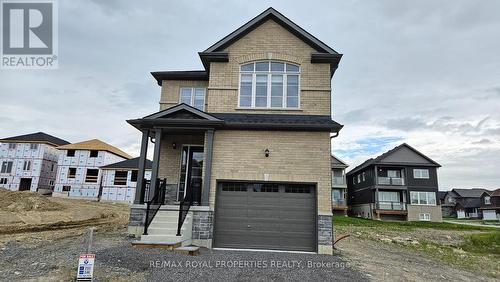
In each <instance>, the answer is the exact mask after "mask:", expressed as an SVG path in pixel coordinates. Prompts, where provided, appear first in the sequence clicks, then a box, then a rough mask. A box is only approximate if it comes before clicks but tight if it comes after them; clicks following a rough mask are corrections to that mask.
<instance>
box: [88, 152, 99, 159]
mask: <svg viewBox="0 0 500 282" xmlns="http://www.w3.org/2000/svg"><path fill="white" fill-rule="evenodd" d="M98 155H99V151H97V150H91V151H90V157H91V158H97V156H98Z"/></svg>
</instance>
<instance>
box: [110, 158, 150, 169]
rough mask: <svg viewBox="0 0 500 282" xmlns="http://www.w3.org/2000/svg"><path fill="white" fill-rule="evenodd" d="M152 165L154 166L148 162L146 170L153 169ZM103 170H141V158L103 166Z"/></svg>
mask: <svg viewBox="0 0 500 282" xmlns="http://www.w3.org/2000/svg"><path fill="white" fill-rule="evenodd" d="M152 165H153V162H152V161H150V160H146V169H151V167H152ZM101 168H102V169H124V168H129V169H130V168H131V169H138V168H139V158H133V159H130V160H126V161H122V162H117V163H114V164H110V165H106V166H103V167H101Z"/></svg>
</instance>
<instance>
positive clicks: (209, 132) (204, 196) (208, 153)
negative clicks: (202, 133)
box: [201, 129, 214, 206]
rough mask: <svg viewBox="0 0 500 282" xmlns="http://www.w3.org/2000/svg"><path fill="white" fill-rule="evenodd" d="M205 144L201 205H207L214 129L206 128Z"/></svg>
mask: <svg viewBox="0 0 500 282" xmlns="http://www.w3.org/2000/svg"><path fill="white" fill-rule="evenodd" d="M206 136H207V137H206V138H207V142H206V143H207V144H206V147H205V156H206V159H205V176H204V179H203V188H202V192H201V205H202V206H208V199H209V197H210V178H211V176H212V155H213V147H214V130H213V129H209V130H207V134H206Z"/></svg>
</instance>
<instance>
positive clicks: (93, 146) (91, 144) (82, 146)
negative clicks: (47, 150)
mask: <svg viewBox="0 0 500 282" xmlns="http://www.w3.org/2000/svg"><path fill="white" fill-rule="evenodd" d="M57 149H59V150H98V151H107V152H110V153H113V154H115V155H117V156H120V157H123V158H126V159H131V158H132V157H131V156H130V155H129V154H127V153H125V152H123V151H122V150H120V149H118V148H116V147H115V146H112V145H110V144H108V143H106V142H103V141H101V140H99V139H92V140H87V141H83V142H78V143H73V144H68V145H64V146H59V147H57Z"/></svg>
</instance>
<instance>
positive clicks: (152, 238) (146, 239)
mask: <svg viewBox="0 0 500 282" xmlns="http://www.w3.org/2000/svg"><path fill="white" fill-rule="evenodd" d="M135 242H136V244H152V245H155V244H162V245H172V246H174V245H178V246H188V245H190V244H191V236H189V238H187V237H185V236H175V235H142V236H141V240H140V241H135Z"/></svg>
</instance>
